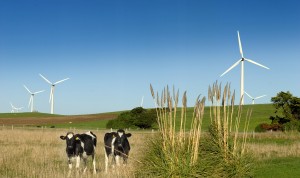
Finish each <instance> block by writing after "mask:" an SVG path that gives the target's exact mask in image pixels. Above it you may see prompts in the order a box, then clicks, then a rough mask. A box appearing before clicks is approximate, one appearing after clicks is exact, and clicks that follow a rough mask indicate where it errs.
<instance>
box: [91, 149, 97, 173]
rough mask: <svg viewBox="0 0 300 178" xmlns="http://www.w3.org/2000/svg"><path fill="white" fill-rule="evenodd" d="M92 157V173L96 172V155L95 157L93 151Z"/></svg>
mask: <svg viewBox="0 0 300 178" xmlns="http://www.w3.org/2000/svg"><path fill="white" fill-rule="evenodd" d="M92 159H93V166H94V174H96V157H95V153H94V154H93V155H92Z"/></svg>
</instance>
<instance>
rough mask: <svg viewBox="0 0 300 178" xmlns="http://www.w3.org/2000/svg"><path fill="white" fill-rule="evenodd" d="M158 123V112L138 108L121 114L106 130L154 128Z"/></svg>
mask: <svg viewBox="0 0 300 178" xmlns="http://www.w3.org/2000/svg"><path fill="white" fill-rule="evenodd" d="M154 123H156V111H155V110H153V109H150V110H147V109H144V108H142V107H137V108H134V109H132V110H131V111H126V112H123V113H121V114H120V115H119V116H118V118H117V119H114V120H110V121H108V123H107V124H106V128H137V127H138V128H145V129H148V128H152V126H153V125H154Z"/></svg>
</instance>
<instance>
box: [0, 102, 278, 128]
mask: <svg viewBox="0 0 300 178" xmlns="http://www.w3.org/2000/svg"><path fill="white" fill-rule="evenodd" d="M248 109H252V116H251V121H250V125H249V131H253V130H254V129H255V127H256V126H257V125H258V124H260V123H270V120H269V117H270V116H271V115H272V114H273V113H274V111H275V109H274V107H273V106H272V104H255V105H245V106H244V107H243V114H242V118H241V128H240V130H242V129H243V126H244V119H245V117H246V113H247V110H248ZM209 110H210V109H209V106H207V107H205V113H204V118H203V127H202V128H203V130H207V128H208V126H209V124H210V116H209ZM121 112H122V111H119V112H113V113H101V114H88V115H52V114H45V113H2V114H0V125H3V124H4V125H23V126H24V125H25V126H55V127H60V128H68V127H76V128H105V126H106V123H107V122H108V120H111V119H115V118H117V116H118V114H119V113H121ZM180 112H181V110H180V108H179V109H178V114H177V118H178V119H177V121H178V122H177V124H176V127H177V128H179V126H180V122H179V120H180V118H179V117H180V115H181V114H180ZM235 112H237V107H236V108H235ZM192 116H193V108H188V109H187V124H186V126H187V127H188V128H189V126H190V121H191V118H192Z"/></svg>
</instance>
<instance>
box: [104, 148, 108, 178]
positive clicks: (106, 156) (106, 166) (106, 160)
mask: <svg viewBox="0 0 300 178" xmlns="http://www.w3.org/2000/svg"><path fill="white" fill-rule="evenodd" d="M104 151H105V152H104V155H105V173H107V168H108V155H107V153H106V150H105V148H104Z"/></svg>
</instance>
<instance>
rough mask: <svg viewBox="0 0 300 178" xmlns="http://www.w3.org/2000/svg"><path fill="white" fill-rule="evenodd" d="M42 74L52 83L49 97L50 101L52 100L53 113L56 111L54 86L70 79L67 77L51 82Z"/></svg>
mask: <svg viewBox="0 0 300 178" xmlns="http://www.w3.org/2000/svg"><path fill="white" fill-rule="evenodd" d="M40 76H41V77H42V78H43V79H44V80H45V81H46V82H47V83H49V84H50V85H51V91H50V98H49V102H51V114H53V113H54V88H55V85H57V84H59V83H61V82H63V81H66V80H68V79H69V78H65V79H62V80H59V81H57V82H54V83H52V82H50V81H49V80H48V79H47V78H46V77H44V76H43V75H42V74H40Z"/></svg>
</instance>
